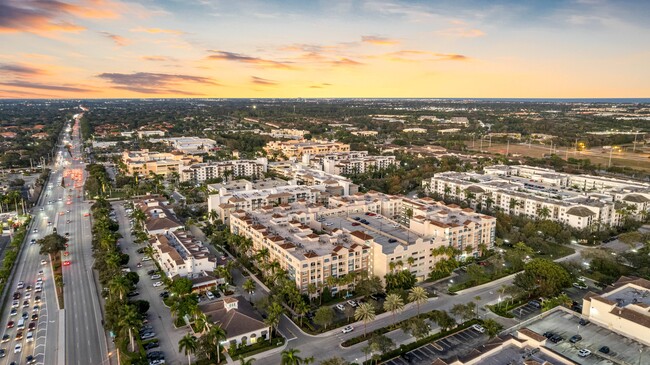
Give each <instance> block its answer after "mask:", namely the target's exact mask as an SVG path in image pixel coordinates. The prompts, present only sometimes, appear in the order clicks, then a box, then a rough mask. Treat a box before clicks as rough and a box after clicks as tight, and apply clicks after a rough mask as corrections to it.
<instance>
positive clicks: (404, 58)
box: [371, 50, 469, 62]
mask: <svg viewBox="0 0 650 365" xmlns="http://www.w3.org/2000/svg"><path fill="white" fill-rule="evenodd" d="M371 58H381V59H385V60H388V61H395V62H422V61H467V60H469V57H467V56H465V55H462V54H455V53H437V52H429V51H421V50H402V51H396V52H390V53H384V54H382V55H379V56H371Z"/></svg>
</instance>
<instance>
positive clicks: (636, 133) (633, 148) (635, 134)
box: [632, 131, 639, 152]
mask: <svg viewBox="0 0 650 365" xmlns="http://www.w3.org/2000/svg"><path fill="white" fill-rule="evenodd" d="M638 135H639V132H638V131H636V132H634V147H632V152H636V136H638Z"/></svg>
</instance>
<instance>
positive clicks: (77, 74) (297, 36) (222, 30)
mask: <svg viewBox="0 0 650 365" xmlns="http://www.w3.org/2000/svg"><path fill="white" fill-rule="evenodd" d="M648 14H650V1H645V0H637V1H626V0H611V1H607V0H602V1H599V0H575V1H556V0H548V1H542V0H540V1H531V0H518V1H488V0H480V1H479V0H475V1H464V0H450V1H434V0H431V1H397V0H387V1H381V0H367V1H363V0H359V1H354V0H349V1H346V0H341V1H336V0H319V1H309V0H303V1H294V0H286V1H247V0H230V1H226V0H140V1H117V0H61V1H49V0H0V98H52V97H54V98H127V97H128V98H133V97H136V98H141V97H142V98H152V97H155V98H158V97H218V98H221V97H223V98H230V97H247V98H248V97H250V98H257V97H526V98H532V97H650V21H648V20H647V16H648Z"/></svg>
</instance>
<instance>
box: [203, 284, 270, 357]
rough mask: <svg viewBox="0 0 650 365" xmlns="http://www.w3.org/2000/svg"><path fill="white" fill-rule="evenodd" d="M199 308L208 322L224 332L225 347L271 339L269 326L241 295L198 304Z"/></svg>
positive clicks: (223, 344) (223, 343)
mask: <svg viewBox="0 0 650 365" xmlns="http://www.w3.org/2000/svg"><path fill="white" fill-rule="evenodd" d="M199 309H200V310H201V312H203V314H205V315H206V317H207V318H208V320H209V321H210V322H212V323H214V324H216V325H218V326H220V327H221V328H222V329H223V330H224V331H225V332H226V339H225V340H223V341H222V342H221V344H222V346H224V347H225V348H229V347H231V346H239V345H242V346H247V345H252V344H254V343H256V342H257V341H260V340H270V339H271V328H270V327H269V326H268V325H266V324H265V323H264V319H263V318H262V317H261V316H260V315H259V314H258V313H257V312H256V311H255V309H254V308H253V306H252V305H250V303H248V301H247V300H245V299H244V298H242V297H241V296H234V297H227V298H224V299H223V300H218V301H214V302H209V303H204V304H200V305H199Z"/></svg>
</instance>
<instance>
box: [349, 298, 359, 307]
mask: <svg viewBox="0 0 650 365" xmlns="http://www.w3.org/2000/svg"><path fill="white" fill-rule="evenodd" d="M348 304H349V305H350V307H352V308H356V307H358V306H359V303H357V301H356V300H351V299H350V300H348Z"/></svg>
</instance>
